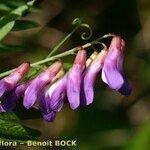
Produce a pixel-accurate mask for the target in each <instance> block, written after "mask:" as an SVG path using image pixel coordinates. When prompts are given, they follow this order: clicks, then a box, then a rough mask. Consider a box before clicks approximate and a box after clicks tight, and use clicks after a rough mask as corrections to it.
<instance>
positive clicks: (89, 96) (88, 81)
mask: <svg viewBox="0 0 150 150" xmlns="http://www.w3.org/2000/svg"><path fill="white" fill-rule="evenodd" d="M106 54H107V51H105V50H103V51H101V52H100V53H99V54H98V55H97V57H96V58H95V60H94V61H93V62H92V63H91V64H90V66H88V68H87V69H86V71H85V73H84V75H83V83H82V87H83V88H82V95H81V96H82V104H83V105H89V104H91V103H92V102H93V99H94V84H95V81H96V77H97V74H98V73H99V71H100V70H101V69H102V67H103V63H104V59H105V57H106Z"/></svg>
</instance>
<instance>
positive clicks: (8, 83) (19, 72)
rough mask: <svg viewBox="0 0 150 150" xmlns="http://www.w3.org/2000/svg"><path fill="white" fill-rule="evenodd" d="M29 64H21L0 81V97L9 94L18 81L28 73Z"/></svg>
mask: <svg viewBox="0 0 150 150" xmlns="http://www.w3.org/2000/svg"><path fill="white" fill-rule="evenodd" d="M29 68H30V64H29V63H28V62H26V63H23V64H22V65H20V66H19V67H18V68H16V69H15V71H14V72H12V73H11V74H10V75H9V76H7V77H5V78H3V79H1V80H0V97H2V96H3V95H4V94H7V93H8V92H10V91H11V90H12V89H13V88H14V87H15V86H16V85H17V83H18V81H19V80H20V79H22V77H23V76H24V75H25V74H26V73H27V72H28V71H29Z"/></svg>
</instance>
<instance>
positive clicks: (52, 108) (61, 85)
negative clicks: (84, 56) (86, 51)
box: [39, 76, 67, 121]
mask: <svg viewBox="0 0 150 150" xmlns="http://www.w3.org/2000/svg"><path fill="white" fill-rule="evenodd" d="M66 81H67V80H66V76H64V77H62V78H61V79H59V80H58V81H56V82H55V83H53V84H52V85H50V87H48V88H46V90H45V93H44V95H43V96H42V98H41V99H40V101H39V105H40V108H41V110H42V113H43V117H44V119H45V120H47V121H53V120H54V119H55V116H56V113H57V112H59V111H60V110H61V109H62V107H63V104H64V98H65V96H66V83H67V82H66Z"/></svg>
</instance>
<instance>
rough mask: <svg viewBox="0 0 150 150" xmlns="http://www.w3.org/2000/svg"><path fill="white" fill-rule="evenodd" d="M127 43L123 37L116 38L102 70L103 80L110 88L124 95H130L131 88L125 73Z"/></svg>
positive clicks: (112, 42)
mask: <svg viewBox="0 0 150 150" xmlns="http://www.w3.org/2000/svg"><path fill="white" fill-rule="evenodd" d="M124 48H125V42H124V40H123V39H121V37H119V36H115V37H114V38H113V39H112V41H111V44H110V47H109V50H108V54H107V56H106V59H105V61H104V66H103V69H102V80H103V81H104V82H105V83H107V84H108V86H109V87H110V88H112V89H114V90H116V91H119V92H120V93H121V94H123V95H130V93H131V87H130V85H129V83H128V81H127V79H126V77H125V75H124V73H123V59H124Z"/></svg>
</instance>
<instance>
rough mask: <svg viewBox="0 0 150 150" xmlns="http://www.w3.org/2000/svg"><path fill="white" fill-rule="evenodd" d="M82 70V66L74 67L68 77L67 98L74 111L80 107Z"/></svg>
mask: <svg viewBox="0 0 150 150" xmlns="http://www.w3.org/2000/svg"><path fill="white" fill-rule="evenodd" d="M81 70H82V69H81V68H80V66H78V65H76V66H73V68H72V69H71V70H70V71H69V72H68V76H67V97H68V101H69V103H70V107H71V108H72V109H73V110H74V109H76V108H77V107H78V106H79V105H80V89H81V77H82V71H81Z"/></svg>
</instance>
